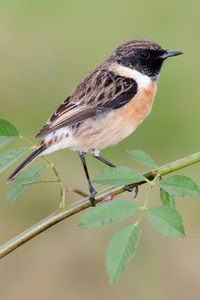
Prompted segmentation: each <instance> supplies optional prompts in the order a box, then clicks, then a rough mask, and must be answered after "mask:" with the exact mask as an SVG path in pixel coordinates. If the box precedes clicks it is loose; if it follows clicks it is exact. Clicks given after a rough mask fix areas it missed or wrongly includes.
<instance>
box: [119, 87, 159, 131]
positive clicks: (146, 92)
mask: <svg viewBox="0 0 200 300" xmlns="http://www.w3.org/2000/svg"><path fill="white" fill-rule="evenodd" d="M155 94H156V83H155V82H151V83H150V84H149V86H148V89H144V88H143V89H141V90H140V91H138V93H137V94H136V95H135V97H134V98H133V99H132V100H131V101H130V102H129V103H128V104H127V105H125V106H124V107H122V108H121V109H120V118H121V121H122V122H124V123H126V124H127V125H128V124H129V126H130V130H131V132H132V131H133V130H135V129H136V128H137V127H138V126H139V125H140V124H141V123H142V121H144V119H145V118H146V117H147V116H148V114H149V113H150V111H151V108H152V105H153V100H154V97H155Z"/></svg>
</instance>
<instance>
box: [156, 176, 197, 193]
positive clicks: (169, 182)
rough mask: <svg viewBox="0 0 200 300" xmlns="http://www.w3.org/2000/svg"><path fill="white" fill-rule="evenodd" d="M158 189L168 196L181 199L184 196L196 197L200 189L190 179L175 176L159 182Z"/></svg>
mask: <svg viewBox="0 0 200 300" xmlns="http://www.w3.org/2000/svg"><path fill="white" fill-rule="evenodd" d="M159 185H160V187H161V188H162V189H163V190H164V191H166V192H167V193H169V194H170V195H174V196H180V197H183V196H185V195H191V196H192V195H197V194H199V193H200V189H199V187H198V186H197V184H196V182H195V181H193V180H192V179H191V178H189V177H187V176H182V175H175V176H171V177H169V178H166V179H164V180H162V181H160V182H159Z"/></svg>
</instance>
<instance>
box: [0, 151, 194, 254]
mask: <svg viewBox="0 0 200 300" xmlns="http://www.w3.org/2000/svg"><path fill="white" fill-rule="evenodd" d="M198 162H200V152H199V153H195V154H193V155H190V156H187V157H185V158H182V159H180V160H178V161H175V162H172V163H169V164H167V165H165V166H162V167H160V168H158V170H157V171H156V170H151V171H150V172H146V173H144V174H143V176H145V177H146V178H147V179H148V180H151V181H152V180H154V178H155V177H156V176H157V175H158V171H159V176H164V175H166V174H169V173H171V172H175V171H177V170H180V169H182V168H185V167H187V166H191V165H192V164H195V163H198ZM145 183H146V181H142V182H138V183H134V184H129V187H130V188H134V187H135V186H139V185H141V184H145ZM124 192H125V190H124V186H119V187H110V188H108V189H105V190H103V191H101V192H99V193H97V194H96V195H95V203H97V202H99V201H101V200H102V199H103V198H105V197H107V196H110V195H118V194H121V193H124ZM149 192H150V191H149ZM90 206H91V202H90V201H89V197H86V198H84V199H82V200H81V201H78V202H76V203H75V204H72V205H69V206H67V207H65V208H64V209H60V211H59V212H58V213H57V214H55V213H53V214H52V215H50V216H48V217H47V218H46V219H44V220H41V221H40V222H38V223H37V224H35V225H33V226H32V227H31V228H29V229H27V230H26V231H24V232H22V233H21V234H19V235H18V236H16V237H14V238H13V239H12V240H10V241H9V242H7V243H6V244H4V245H2V246H1V247H0V258H2V257H4V256H6V255H7V254H8V253H10V252H12V251H14V250H15V249H17V248H18V247H20V246H21V245H23V244H24V243H26V242H28V241H29V240H31V239H32V238H34V237H35V236H36V235H38V234H40V233H42V232H43V231H45V230H47V229H48V228H50V227H51V226H54V225H55V224H56V223H58V222H60V221H62V220H64V219H66V218H68V217H70V216H72V215H74V214H76V213H78V212H80V211H82V210H84V209H86V208H89V207H90ZM146 209H147V208H146V207H144V210H146Z"/></svg>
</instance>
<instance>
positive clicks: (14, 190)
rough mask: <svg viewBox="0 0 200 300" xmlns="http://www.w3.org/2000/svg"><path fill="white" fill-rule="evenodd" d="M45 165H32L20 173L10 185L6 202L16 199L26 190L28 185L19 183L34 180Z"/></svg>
mask: <svg viewBox="0 0 200 300" xmlns="http://www.w3.org/2000/svg"><path fill="white" fill-rule="evenodd" d="M45 167H46V165H45V166H36V167H33V168H31V169H29V170H27V171H25V172H23V173H22V174H20V175H19V176H18V177H17V178H16V179H15V181H14V182H13V183H12V185H11V186H10V188H9V190H8V193H7V196H6V204H9V203H10V202H12V201H16V200H17V198H18V197H19V195H21V194H22V193H23V192H25V191H26V190H28V188H29V187H30V185H23V186H21V184H23V183H26V182H30V181H35V180H36V179H37V177H38V176H39V175H40V173H41V172H42V171H43V170H44V168H45Z"/></svg>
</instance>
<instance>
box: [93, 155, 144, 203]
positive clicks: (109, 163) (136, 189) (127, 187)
mask: <svg viewBox="0 0 200 300" xmlns="http://www.w3.org/2000/svg"><path fill="white" fill-rule="evenodd" d="M91 154H92V156H94V157H95V158H97V159H98V160H100V161H102V162H103V163H104V164H106V165H108V166H109V167H111V168H116V166H115V165H113V164H112V163H111V162H109V161H108V160H106V159H105V158H103V157H101V156H100V155H99V150H98V149H94V150H93V151H91ZM132 190H133V189H131V188H130V187H129V186H128V185H125V191H127V192H132ZM137 194H138V187H136V188H135V197H136V196H137ZM135 197H134V198H135Z"/></svg>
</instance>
